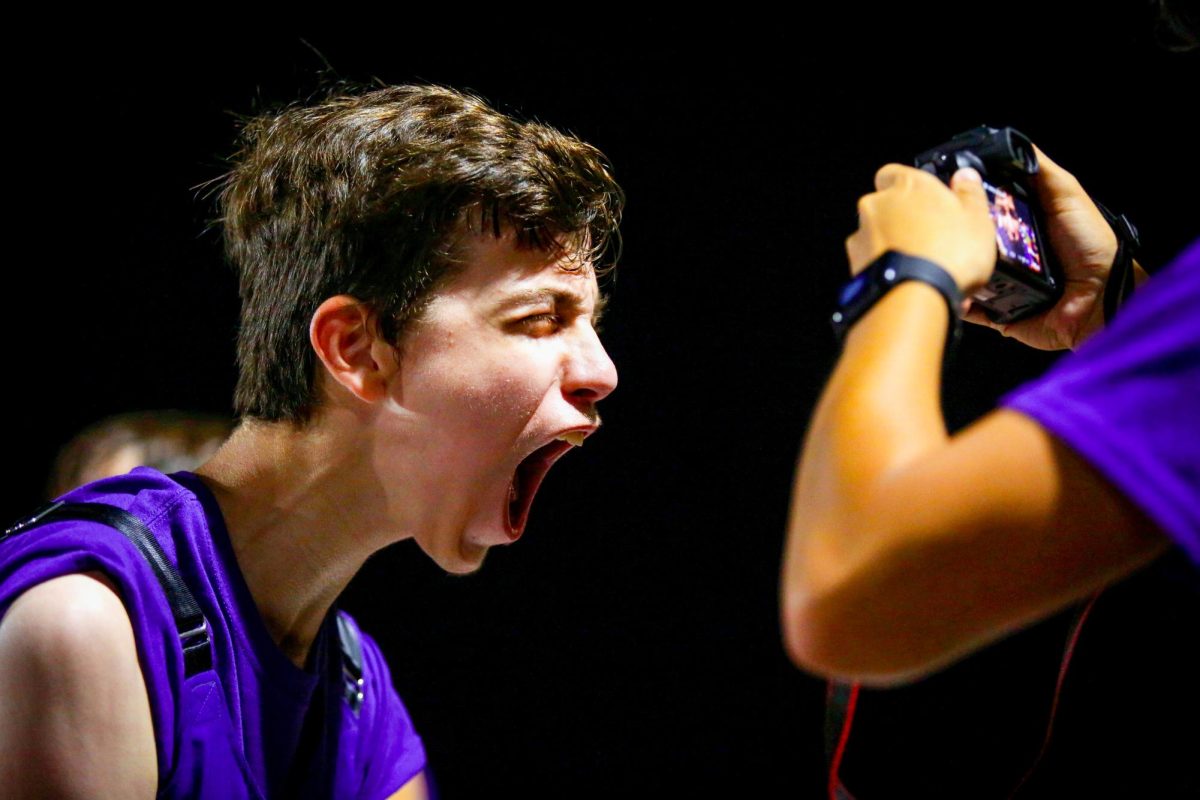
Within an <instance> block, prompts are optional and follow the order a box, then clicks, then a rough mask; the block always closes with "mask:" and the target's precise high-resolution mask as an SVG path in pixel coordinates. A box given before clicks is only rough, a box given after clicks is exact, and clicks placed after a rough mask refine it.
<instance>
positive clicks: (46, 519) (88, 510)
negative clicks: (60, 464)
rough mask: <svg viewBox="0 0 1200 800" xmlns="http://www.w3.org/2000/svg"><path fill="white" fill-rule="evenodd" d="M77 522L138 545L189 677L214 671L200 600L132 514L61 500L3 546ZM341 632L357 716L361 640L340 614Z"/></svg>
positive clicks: (17, 527)
mask: <svg viewBox="0 0 1200 800" xmlns="http://www.w3.org/2000/svg"><path fill="white" fill-rule="evenodd" d="M72 519H82V520H89V521H91V522H99V523H100V524H102V525H107V526H109V527H110V528H115V529H116V530H118V531H119V532H120V533H121V534H123V535H124V536H125V538H126V539H128V540H129V541H130V542H132V543H133V544H134V546H135V547H137V549H138V552H140V553H141V554H142V557H143V558H145V559H146V563H148V564H149V565H150V568H151V569H152V570H153V571H154V575H155V577H156V578H158V582H159V585H161V586H162V588H163V592H164V593H166V595H167V602H168V603H169V604H170V606H171V615H172V616H173V617H174V619H175V629H176V630H177V631H179V643H180V645H181V646H182V648H183V662H184V674H185V675H186V676H187V677H189V678H190V677H192V676H193V675H196V674H198V673H200V672H203V671H204V670H207V669H211V668H212V641H211V640H210V639H209V635H208V623H207V622H205V620H204V615H203V614H202V613H201V611H200V606H199V604H197V603H196V598H195V597H194V596H193V595H192V593H191V591H190V590H189V589H188V588H187V584H185V583H184V582H183V578H182V577H180V575H179V572H178V571H177V570H176V569H175V567H174V566H173V565H172V564H171V562H170V561H168V560H167V556H166V554H165V553H163V551H162V548H161V547H160V546H159V544H158V540H157V539H155V538H154V534H153V533H151V532H150V529H149V528H147V527H146V525H145V524H144V523H143V522H142V521H141V520H140V519H138V518H137V517H135V516H134V515H133V514H130V513H129V512H128V511H125V510H123V509H120V508H117V507H116V506H110V505H107V504H105V503H64V502H62V501H56V502H53V503H50V504H48V505H45V506H43V507H42V508H40V509H38V510H37V511H36V512H34V513H33V514H32V515H30V516H29V517H26V518H25V519H23V520H21V521H19V522H17V523H15V524H14V525H13V526H12V527H10V528H8V529H7V530H5V531H4V533H3V534H2V535H0V542H2V541H4V540H5V539H7V538H9V537H10V536H16V535H17V534H20V533H24V532H25V531H28V530H30V529H32V528H36V527H37V526H39V525H45V524H47V523H50V522H60V521H63V520H72ZM337 633H338V646H339V648H340V649H341V652H342V690H343V691H342V695H343V697H344V698H345V700H346V703H347V704H349V706H350V708H351V710H352V711H353V712H354V713H355V714H356V715H357V714H358V712H359V710H360V709H361V708H362V704H363V699H364V697H365V695H364V690H365V680H364V679H363V658H362V639H361V638H360V637H359V635H358V629H357V628H355V627H354V624H353V623H351V622H350V621H349V619H348V618H347V617H346V616H345V615H344V614H343V613H342V612H340V611H339V612H337Z"/></svg>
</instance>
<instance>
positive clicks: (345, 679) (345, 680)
mask: <svg viewBox="0 0 1200 800" xmlns="http://www.w3.org/2000/svg"><path fill="white" fill-rule="evenodd" d="M337 632H338V645H339V646H340V647H341V649H342V693H343V696H344V697H345V698H346V702H347V703H349V704H350V710H351V711H353V712H354V715H355V716H358V712H359V710H360V709H361V708H362V704H363V698H364V697H365V695H364V693H363V689H364V688H365V681H364V680H363V657H362V639H360V638H359V635H358V629H357V628H355V627H354V624H353V623H352V622H350V620H349V618H348V617H347V616H346V615H345V614H343V613H342V612H341V611H339V612H337Z"/></svg>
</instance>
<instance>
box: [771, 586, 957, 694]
mask: <svg viewBox="0 0 1200 800" xmlns="http://www.w3.org/2000/svg"><path fill="white" fill-rule="evenodd" d="M781 622H782V626H783V643H784V648H785V650H786V652H787V656H788V658H789V659H790V660H791V662H792V663H793V664H795V665H796V666H797V667H799V668H800V669H802V670H804V671H805V672H808V673H810V674H812V675H816V676H818V677H821V678H825V679H828V680H834V681H839V682H843V683H850V682H854V683H862V684H864V685H867V686H873V687H879V688H886V687H891V686H899V685H903V684H907V683H911V682H913V681H915V680H918V679H920V678H923V677H925V676H927V675H929V674H930V673H932V672H934V671H936V669H937V668H938V666H940V664H939V662H938V661H937V660H936V659H930V658H927V657H925V655H922V653H921V648H920V647H918V646H916V643H915V642H913V641H912V638H911V637H910V636H909V635H908V634H907V633H906V631H905V628H904V626H903V625H902V624H897V621H896V620H895V619H894V618H892V615H890V614H870V613H868V614H865V615H863V614H858V613H855V612H854V610H853V609H852V608H848V607H847V606H846V605H840V604H839V602H838V598H836V597H823V598H811V597H802V596H798V595H790V596H785V598H784V602H783V609H782V620H781ZM926 655H927V654H926Z"/></svg>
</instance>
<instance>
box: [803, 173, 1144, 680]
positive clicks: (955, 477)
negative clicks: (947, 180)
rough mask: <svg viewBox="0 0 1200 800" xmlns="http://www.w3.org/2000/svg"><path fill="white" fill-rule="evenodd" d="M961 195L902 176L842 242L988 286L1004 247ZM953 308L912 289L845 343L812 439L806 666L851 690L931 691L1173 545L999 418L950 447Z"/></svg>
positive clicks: (865, 259)
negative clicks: (905, 686) (946, 367)
mask: <svg viewBox="0 0 1200 800" xmlns="http://www.w3.org/2000/svg"><path fill="white" fill-rule="evenodd" d="M968 177H969V176H964V175H963V174H961V173H960V175H958V176H956V178H955V181H954V187H955V188H954V190H953V191H952V190H950V189H947V188H946V187H945V186H944V185H942V184H941V183H940V182H939V181H938V180H937V179H936V178H934V177H933V176H930V175H928V174H926V173H922V172H920V171H918V170H914V169H910V168H906V167H900V166H897V165H889V166H888V167H885V168H884V169H883V170H881V171H880V173H879V175H878V176H877V179H876V185H877V188H878V189H879V191H877V192H876V193H874V194H872V195H869V196H867V197H866V198H864V199H863V200H862V201H861V202H860V204H859V218H860V229H859V231H858V232H857V233H855V234H854V236H852V237H851V238H850V239H849V240H848V241H847V251H848V254H849V256H850V261H851V267H852V270H853V271H855V272H858V271H860V270H862V269H863V268H864V267H865V266H867V265H868V264H869V263H870V262H871V261H873V260H874V259H875V258H876V257H877V256H879V255H880V254H882V253H883V252H885V251H887V250H899V251H901V252H906V253H909V254H911V255H915V256H919V257H922V258H926V259H929V260H931V261H934V262H936V263H938V264H940V265H941V266H943V267H944V268H945V269H946V270H947V271H948V272H949V273H950V274H951V275H952V276H953V277H954V278H955V281H956V282H957V283H958V285H959V286H960V288H962V289H963V290H964V293H966V294H969V293H970V290H972V289H973V288H975V287H976V286H978V285H980V284H982V283H983V282H984V281H986V280H987V277H988V276H989V274H990V273H991V270H992V268H993V265H994V258H995V244H994V232H993V227H992V223H991V221H990V218H989V215H988V211H987V205H986V199H985V196H984V193H983V190H982V187H981V186H980V185H979V182H978V176H975V177H974V180H969V179H966V178H968ZM947 314H948V310H947V308H946V304H945V301H944V300H943V298H942V296H941V295H940V294H939V293H938V292H937V291H936V290H934V289H932V288H931V287H929V286H927V285H924V284H921V283H915V282H909V283H904V284H901V285H900V286H899V287H897V288H895V289H893V290H892V291H891V292H889V293H888V294H887V295H886V296H885V297H884V298H883V299H882V300H880V302H879V303H878V304H877V305H876V306H875V307H874V308H873V309H871V311H870V312H868V313H867V314H866V315H865V316H864V317H863V318H862V319H861V320H860V321H859V322H858V324H857V325H856V326H855V327H854V328H853V329H852V330H851V331H850V333H849V334H848V336H847V339H846V343H845V350H844V352H843V354H842V357H841V359H840V360H839V362H838V365H837V367H836V369H835V371H834V374H833V376H832V378H831V379H830V382H829V384H828V386H827V387H826V389H825V392H824V394H823V396H822V399H821V402H820V404H819V405H818V408H817V412H816V414H815V416H814V418H813V420H812V424H811V425H810V428H809V431H808V435H807V438H806V441H805V444H804V449H803V453H802V456H801V460H800V467H799V471H798V475H797V478H796V484H795V487H794V490H793V505H792V513H791V517H790V521H789V533H788V545H787V551H786V554H785V564H784V574H783V587H782V588H783V625H784V638H785V641H786V642H787V645H788V651H789V653H790V655H791V656H792V658H793V660H794V661H796V663H797V664H799V665H800V666H802V667H804V668H806V669H809V670H811V671H813V672H817V673H821V674H824V675H828V676H831V677H837V678H841V679H850V680H861V681H866V682H871V683H880V684H886V683H893V682H897V681H903V680H907V679H912V678H915V677H918V676H921V675H924V674H927V673H929V672H931V671H933V670H935V669H937V668H939V667H941V666H943V665H945V664H947V663H948V662H950V661H952V660H954V659H956V658H958V657H960V656H962V655H964V654H965V653H967V652H970V651H971V650H974V649H976V648H978V647H980V646H982V645H983V644H986V643H987V642H990V641H993V640H994V639H996V638H998V637H1001V636H1003V635H1005V634H1006V633H1009V632H1011V631H1013V630H1015V629H1017V628H1019V627H1021V626H1023V625H1025V624H1027V623H1029V622H1031V621H1033V620H1035V619H1037V618H1039V617H1042V616H1045V615H1047V614H1050V613H1051V612H1053V611H1054V610H1056V609H1058V608H1061V607H1063V606H1064V605H1067V604H1069V603H1070V602H1071V601H1073V600H1076V599H1078V598H1081V597H1084V596H1086V595H1087V594H1088V593H1090V592H1092V591H1093V590H1095V589H1096V588H1098V587H1100V586H1102V585H1103V584H1105V583H1106V582H1109V581H1111V580H1113V579H1115V578H1116V577H1118V576H1120V575H1123V574H1125V573H1127V572H1129V571H1131V570H1133V569H1134V568H1136V567H1137V566H1139V565H1141V564H1143V563H1145V562H1146V561H1148V560H1149V559H1151V558H1152V557H1153V556H1154V555H1155V554H1157V553H1158V552H1160V551H1161V550H1162V549H1163V547H1164V546H1165V545H1164V541H1165V539H1164V537H1163V536H1162V535H1161V534H1159V533H1157V532H1156V531H1155V529H1154V528H1153V527H1152V526H1151V525H1150V524H1149V523H1148V522H1147V521H1146V520H1145V519H1144V518H1143V517H1142V516H1141V514H1140V513H1139V512H1137V511H1136V510H1135V509H1133V507H1132V506H1131V505H1130V504H1129V503H1128V501H1126V500H1125V499H1124V498H1123V497H1122V496H1121V495H1120V494H1119V493H1118V492H1116V491H1115V490H1114V489H1113V487H1112V486H1110V485H1109V484H1108V483H1107V482H1106V481H1105V480H1104V479H1103V478H1102V477H1100V476H1099V475H1098V474H1097V473H1096V472H1095V471H1094V470H1093V469H1092V468H1091V467H1090V466H1088V465H1087V464H1086V463H1085V462H1083V461H1082V460H1081V459H1080V458H1079V457H1078V456H1076V455H1074V454H1073V453H1072V452H1071V451H1070V450H1068V449H1067V448H1065V447H1063V446H1062V445H1060V444H1059V443H1057V442H1056V440H1054V438H1053V437H1051V436H1050V435H1049V434H1047V433H1046V432H1045V431H1043V430H1042V429H1041V428H1040V427H1039V426H1038V425H1037V424H1036V423H1034V422H1033V421H1032V420H1029V419H1028V418H1026V417H1023V416H1021V415H1019V414H1016V413H1013V412H1006V411H1001V412H996V413H993V414H990V415H988V416H987V417H985V418H984V419H982V420H981V421H979V422H978V423H977V424H975V425H974V426H972V427H971V428H969V429H967V430H965V431H963V432H962V433H960V434H958V435H956V436H954V437H950V436H948V435H947V433H946V430H945V427H944V422H943V418H942V413H941V408H940V404H939V379H940V373H941V363H942V349H943V346H944V342H945V337H946V331H947Z"/></svg>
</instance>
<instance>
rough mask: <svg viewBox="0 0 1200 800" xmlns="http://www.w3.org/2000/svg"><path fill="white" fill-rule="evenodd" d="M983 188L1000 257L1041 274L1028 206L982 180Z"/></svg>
mask: <svg viewBox="0 0 1200 800" xmlns="http://www.w3.org/2000/svg"><path fill="white" fill-rule="evenodd" d="M983 188H984V189H986V190H987V196H988V207H989V208H990V209H991V212H992V222H994V223H995V224H996V246H997V248H998V249H999V251H1000V257H1001V258H1002V259H1004V260H1005V261H1007V262H1009V263H1010V264H1019V265H1021V266H1023V267H1025V268H1027V269H1029V270H1030V271H1031V272H1037V273H1041V272H1042V251H1041V246H1040V245H1039V244H1038V240H1037V228H1035V227H1034V224H1033V215H1032V213H1031V212H1030V210H1029V206H1028V205H1026V203H1025V201H1024V200H1022V199H1020V198H1019V197H1016V196H1014V195H1013V194H1012V193H1011V192H1008V191H1006V190H1004V189H1001V188H1000V187H998V186H992V185H991V184H990V183H987V182H986V181H985V182H984V184H983Z"/></svg>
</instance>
